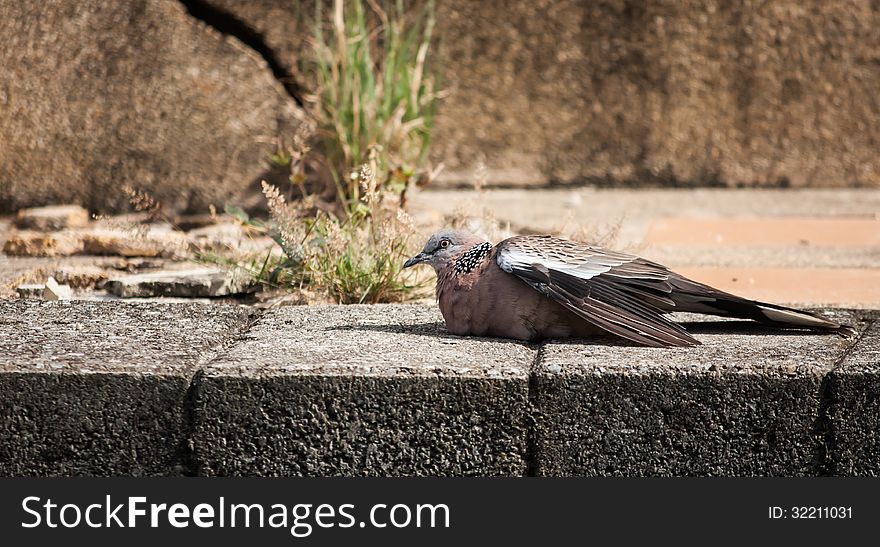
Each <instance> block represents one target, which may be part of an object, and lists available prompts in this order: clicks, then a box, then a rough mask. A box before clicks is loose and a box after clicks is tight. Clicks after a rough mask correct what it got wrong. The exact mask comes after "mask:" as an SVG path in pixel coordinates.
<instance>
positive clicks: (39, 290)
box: [15, 283, 46, 300]
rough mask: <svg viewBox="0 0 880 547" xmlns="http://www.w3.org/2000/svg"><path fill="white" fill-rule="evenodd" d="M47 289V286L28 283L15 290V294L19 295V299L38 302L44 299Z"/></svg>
mask: <svg viewBox="0 0 880 547" xmlns="http://www.w3.org/2000/svg"><path fill="white" fill-rule="evenodd" d="M45 289H46V286H45V285H41V284H37V283H27V284H24V285H19V286H18V287H16V288H15V292H17V293H18V297H19V298H22V299H27V300H36V299H39V298H43V291H44V290H45Z"/></svg>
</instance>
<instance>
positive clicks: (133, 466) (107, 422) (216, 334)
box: [0, 300, 251, 476]
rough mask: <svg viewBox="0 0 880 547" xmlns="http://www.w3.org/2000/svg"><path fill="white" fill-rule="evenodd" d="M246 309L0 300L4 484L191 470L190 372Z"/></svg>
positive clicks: (244, 319)
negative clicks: (10, 479) (13, 479)
mask: <svg viewBox="0 0 880 547" xmlns="http://www.w3.org/2000/svg"><path fill="white" fill-rule="evenodd" d="M250 318H251V312H249V311H247V310H245V309H244V308H241V307H238V306H202V305H192V304H190V305H165V304H155V303H152V304H146V305H141V304H130V303H123V302H39V301H30V300H18V301H17V300H11V301H2V300H0V476H10V475H12V476H21V475H49V476H57V475H62V476H71V475H134V476H140V475H174V474H181V473H184V472H186V468H185V465H186V464H187V459H188V456H187V449H186V431H187V429H186V427H187V425H188V418H187V413H186V409H185V401H186V398H187V393H188V389H189V387H190V380H191V377H192V374H193V369H194V367H195V366H196V365H197V364H198V363H199V362H201V361H202V360H204V359H208V358H210V356H211V355H212V354H213V352H216V351H218V350H219V348H221V347H222V346H223V345H224V344H226V343H228V342H229V341H230V340H231V339H232V338H233V337H234V336H236V335H238V334H239V332H240V331H241V329H243V328H244V327H245V326H246V325H247V324H248V322H249V320H250Z"/></svg>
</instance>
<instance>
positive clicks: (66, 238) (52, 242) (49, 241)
mask: <svg viewBox="0 0 880 547" xmlns="http://www.w3.org/2000/svg"><path fill="white" fill-rule="evenodd" d="M82 251H83V239H82V236H81V235H80V234H78V233H76V232H54V233H50V234H47V233H42V232H35V231H31V230H22V231H19V232H12V233H11V234H9V237H8V238H7V239H6V243H4V244H3V252H4V253H6V254H8V255H13V256H70V255H73V254H78V253H81V252H82Z"/></svg>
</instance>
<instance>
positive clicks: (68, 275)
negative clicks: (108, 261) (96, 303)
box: [52, 265, 108, 289]
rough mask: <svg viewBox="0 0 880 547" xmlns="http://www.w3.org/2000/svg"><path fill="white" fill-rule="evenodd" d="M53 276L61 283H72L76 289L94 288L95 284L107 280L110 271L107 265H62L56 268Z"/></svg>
mask: <svg viewBox="0 0 880 547" xmlns="http://www.w3.org/2000/svg"><path fill="white" fill-rule="evenodd" d="M52 277H54V278H55V279H57V280H58V282H59V283H63V284H65V285H70V286H71V287H72V288H74V289H87V288H94V287H95V285H97V284H98V283H101V282H102V281H106V279H107V277H108V271H107V268H106V267H103V268H102V267H99V266H92V265H89V266H62V267H60V268H58V269H56V270H55V272H54V273H53V274H52Z"/></svg>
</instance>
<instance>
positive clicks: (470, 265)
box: [455, 241, 492, 275]
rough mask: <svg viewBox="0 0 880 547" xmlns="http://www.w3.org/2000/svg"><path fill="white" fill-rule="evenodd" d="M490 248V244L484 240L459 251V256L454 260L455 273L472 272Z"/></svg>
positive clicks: (487, 254)
mask: <svg viewBox="0 0 880 547" xmlns="http://www.w3.org/2000/svg"><path fill="white" fill-rule="evenodd" d="M491 250H492V244H491V243H489V242H488V241H486V242H484V243H478V244H477V245H474V246H473V247H471V248H470V249H468V250H467V251H465V252H463V253H461V256H459V257H458V258H457V259H456V260H455V275H460V274H465V273H469V272H472V271H473V270H474V268H476V267H477V266H479V265H480V263H482V262H483V260H485V259H486V257H487V256H489V251H491Z"/></svg>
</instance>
